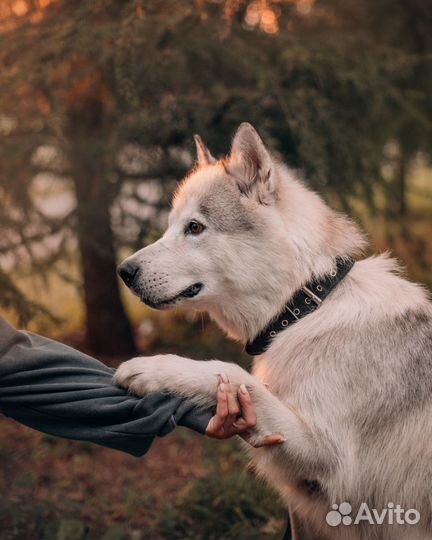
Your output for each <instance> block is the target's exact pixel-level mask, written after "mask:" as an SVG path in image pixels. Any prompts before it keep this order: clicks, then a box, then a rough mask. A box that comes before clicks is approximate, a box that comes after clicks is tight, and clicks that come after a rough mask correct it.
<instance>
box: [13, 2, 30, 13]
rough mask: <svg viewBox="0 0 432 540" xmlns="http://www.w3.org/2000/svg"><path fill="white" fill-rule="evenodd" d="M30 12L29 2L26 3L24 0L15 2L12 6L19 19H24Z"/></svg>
mask: <svg viewBox="0 0 432 540" xmlns="http://www.w3.org/2000/svg"><path fill="white" fill-rule="evenodd" d="M28 10H29V7H28V5H27V2H25V1H24V0H17V2H14V3H13V4H12V12H13V13H14V15H16V16H17V17H23V16H24V15H26V14H27V12H28Z"/></svg>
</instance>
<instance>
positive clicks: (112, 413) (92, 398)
mask: <svg viewBox="0 0 432 540" xmlns="http://www.w3.org/2000/svg"><path fill="white" fill-rule="evenodd" d="M113 372H114V369H112V368H109V367H107V366H105V365H104V364H102V363H101V362H99V361H98V360H95V359H94V358H92V357H90V356H87V355H86V354H83V353H80V352H79V351H77V350H75V349H72V348H71V347H68V346H66V345H62V344H61V343H58V342H56V341H52V340H50V339H47V338H44V337H42V336H38V335H36V334H32V333H30V332H23V331H18V330H16V329H14V328H13V327H12V326H10V325H9V324H7V323H6V322H5V321H4V320H3V319H1V318H0V411H1V412H3V414H5V415H6V416H9V417H11V418H13V419H15V420H17V421H18V422H21V423H23V424H26V425H27V426H30V427H32V428H34V429H37V430H39V431H43V432H45V433H49V434H51V435H56V436H59V437H64V438H67V439H76V440H81V441H90V442H94V443H97V444H101V445H103V446H107V447H109V448H115V449H117V450H122V451H124V452H127V453H129V454H132V455H134V456H142V455H143V454H145V453H146V452H147V450H148V449H149V448H150V446H151V443H152V441H153V438H154V437H155V436H163V435H166V434H167V433H169V432H170V431H172V430H173V429H174V428H175V427H176V425H183V426H186V427H189V428H191V429H194V430H195V431H198V432H201V433H203V432H204V431H205V428H206V426H207V424H208V422H209V420H210V417H211V415H212V412H211V411H210V410H204V409H203V410H201V409H195V408H193V407H192V406H191V404H190V403H188V402H187V400H184V399H182V398H180V397H179V396H175V395H172V394H165V393H159V394H151V395H148V396H145V397H143V398H137V397H135V396H131V395H129V394H128V393H127V392H126V391H125V390H124V389H122V388H119V387H117V386H115V385H114V384H113V383H112V374H113Z"/></svg>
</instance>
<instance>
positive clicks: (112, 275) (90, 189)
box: [71, 141, 136, 355]
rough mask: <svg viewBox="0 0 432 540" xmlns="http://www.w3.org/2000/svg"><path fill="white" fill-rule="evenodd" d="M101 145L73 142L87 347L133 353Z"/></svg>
mask: <svg viewBox="0 0 432 540" xmlns="http://www.w3.org/2000/svg"><path fill="white" fill-rule="evenodd" d="M101 156H103V152H101V149H100V147H99V148H98V149H93V151H92V147H91V143H89V144H85V142H83V141H80V142H77V143H75V144H74V149H73V156H71V158H72V159H71V164H72V176H73V182H74V186H75V193H76V199H77V215H78V224H77V235H78V243H79V250H80V255H81V264H82V275H83V284H84V301H85V307H86V337H87V343H88V346H89V347H90V348H91V349H92V350H93V351H95V352H96V353H99V354H107V355H133V354H134V353H135V352H136V349H135V343H134V338H133V332H132V329H131V325H130V322H129V320H128V317H127V315H126V312H125V309H124V306H123V304H122V301H121V298H120V291H119V284H118V280H117V272H116V267H117V263H116V254H115V249H114V235H113V231H112V228H111V219H110V206H111V197H110V193H109V191H110V190H109V188H110V186H109V184H108V182H107V180H106V175H105V168H104V165H103V163H101Z"/></svg>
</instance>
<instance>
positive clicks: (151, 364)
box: [114, 354, 259, 405]
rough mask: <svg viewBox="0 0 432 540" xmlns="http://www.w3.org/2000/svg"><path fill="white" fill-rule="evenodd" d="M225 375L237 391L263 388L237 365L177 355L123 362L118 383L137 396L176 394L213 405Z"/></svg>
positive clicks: (117, 376)
mask: <svg viewBox="0 0 432 540" xmlns="http://www.w3.org/2000/svg"><path fill="white" fill-rule="evenodd" d="M222 374H226V375H227V376H228V378H229V380H230V382H231V383H232V384H233V386H234V387H235V386H239V385H240V384H242V383H243V384H246V385H247V386H250V385H251V383H254V384H259V382H258V380H257V379H255V378H254V377H252V375H250V374H249V373H248V372H247V371H245V370H244V369H242V368H241V367H240V366H238V365H237V364H229V363H227V362H221V361H219V360H209V361H197V360H191V359H189V358H183V357H181V356H177V355H175V354H160V355H156V356H149V357H140V358H133V359H132V360H128V361H127V362H123V364H121V365H120V367H119V368H118V370H117V371H116V373H115V375H114V380H115V382H116V383H117V384H119V385H120V386H123V387H125V388H128V389H129V390H130V391H131V392H132V393H134V394H137V395H144V394H148V393H151V392H161V391H167V392H175V393H176V394H180V395H183V396H185V397H187V398H188V399H190V400H191V401H193V402H195V403H196V404H200V405H209V404H213V403H215V400H216V389H217V385H218V378H219V376H220V375H222Z"/></svg>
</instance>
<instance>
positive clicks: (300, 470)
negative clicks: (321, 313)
mask: <svg viewBox="0 0 432 540" xmlns="http://www.w3.org/2000/svg"><path fill="white" fill-rule="evenodd" d="M221 374H225V375H227V377H228V379H229V381H230V383H231V384H232V386H233V387H234V389H236V388H237V387H238V386H240V384H245V385H246V387H247V388H248V390H249V392H250V394H251V396H252V401H253V404H254V407H255V410H256V415H257V425H256V428H255V429H254V432H253V433H252V434H251V439H250V442H251V444H252V445H254V442H255V441H261V440H262V439H263V438H265V437H267V436H268V435H270V434H273V433H280V434H282V435H283V436H284V437H285V438H286V442H284V443H282V444H280V445H278V446H277V447H275V448H272V449H262V450H261V451H264V452H267V451H271V452H277V453H278V454H279V455H280V458H281V459H282V460H283V462H284V464H285V466H287V465H288V468H290V469H291V470H292V471H294V470H295V471H296V473H297V474H303V475H304V474H306V475H307V476H309V475H310V474H314V471H315V470H318V469H320V470H321V471H322V468H323V465H324V466H325V464H326V463H328V461H329V457H328V456H326V455H325V452H324V448H323V447H322V445H320V444H319V441H318V440H317V439H316V438H315V437H314V434H313V432H312V430H311V428H310V426H308V424H307V422H306V420H305V419H303V418H302V417H301V416H300V415H299V414H298V413H297V412H296V411H294V410H293V409H291V408H289V407H288V406H286V405H285V404H283V403H282V402H281V401H280V400H279V399H278V398H277V397H276V396H274V395H273V394H271V392H269V390H268V389H267V388H266V387H265V386H264V385H263V384H262V383H261V382H260V381H259V380H258V379H256V378H255V377H253V376H252V375H251V374H250V373H248V372H247V371H245V370H244V369H242V368H241V367H240V366H238V365H237V364H229V363H226V362H221V361H219V360H209V361H206V362H203V361H196V360H190V359H189V358H183V357H180V356H177V355H172V354H169V355H157V356H152V357H146V358H145V357H144V358H134V359H133V360H129V361H127V362H124V363H123V364H121V366H120V367H119V368H118V370H117V372H116V374H115V376H114V379H115V381H116V383H117V384H119V385H121V386H123V387H125V388H128V389H129V390H130V391H131V392H132V393H134V394H137V395H144V394H147V393H150V392H160V391H169V392H175V393H177V394H180V395H183V396H185V397H187V398H188V399H189V400H191V401H193V402H195V403H196V404H197V405H212V404H215V403H216V389H217V384H218V378H219V375H221ZM290 465H291V467H290Z"/></svg>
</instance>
